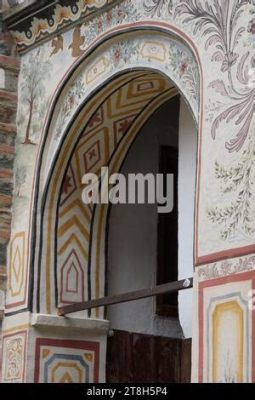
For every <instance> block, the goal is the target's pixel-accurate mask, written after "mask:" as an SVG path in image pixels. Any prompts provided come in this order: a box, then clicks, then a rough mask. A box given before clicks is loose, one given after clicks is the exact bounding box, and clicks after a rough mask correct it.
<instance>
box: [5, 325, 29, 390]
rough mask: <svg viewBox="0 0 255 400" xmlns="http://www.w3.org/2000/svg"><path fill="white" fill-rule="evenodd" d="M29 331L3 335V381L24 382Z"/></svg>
mask: <svg viewBox="0 0 255 400" xmlns="http://www.w3.org/2000/svg"><path fill="white" fill-rule="evenodd" d="M26 346H27V332H26V331H22V332H16V333H15V334H10V335H5V336H3V351H2V355H3V357H2V358H3V371H2V382H16V383H18V382H24V375H25V355H26Z"/></svg>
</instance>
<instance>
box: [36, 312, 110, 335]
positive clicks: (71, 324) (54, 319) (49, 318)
mask: <svg viewBox="0 0 255 400" xmlns="http://www.w3.org/2000/svg"><path fill="white" fill-rule="evenodd" d="M109 324H110V323H109V321H107V320H103V319H89V318H86V319H85V318H84V319H82V318H68V317H58V316H56V315H47V314H33V315H32V316H31V325H32V326H33V327H34V328H38V329H40V328H46V329H56V328H60V329H62V330H63V329H68V330H70V328H71V329H72V330H84V331H87V332H88V331H91V332H96V333H99V332H101V333H105V332H107V331H108V330H109Z"/></svg>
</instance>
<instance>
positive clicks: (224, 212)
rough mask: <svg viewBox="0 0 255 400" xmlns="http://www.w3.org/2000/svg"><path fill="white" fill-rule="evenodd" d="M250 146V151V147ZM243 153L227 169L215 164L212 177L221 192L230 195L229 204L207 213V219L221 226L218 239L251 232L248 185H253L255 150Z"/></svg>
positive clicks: (251, 201) (253, 210)
mask: <svg viewBox="0 0 255 400" xmlns="http://www.w3.org/2000/svg"><path fill="white" fill-rule="evenodd" d="M250 147H251V148H250ZM250 147H249V148H248V149H247V150H244V151H243V154H242V157H241V159H240V161H239V163H238V164H237V165H236V166H234V167H230V168H226V167H224V166H223V165H219V164H218V162H216V164H215V176H216V178H217V179H218V180H219V181H220V182H221V183H223V185H222V186H223V193H225V194H228V193H230V194H231V199H232V200H231V203H230V204H227V205H226V206H224V207H218V206H217V207H214V208H212V209H209V210H208V217H209V219H210V220H211V221H212V222H214V223H218V224H220V225H223V229H222V231H221V237H222V238H223V239H227V238H232V237H234V236H235V235H236V234H237V233H238V232H239V233H240V232H241V233H242V234H243V235H251V234H253V233H254V232H255V230H254V227H253V225H254V215H255V214H254V213H255V202H254V199H253V192H252V186H253V185H254V183H255V174H254V173H255V168H254V167H255V148H254V146H252V144H251V145H250Z"/></svg>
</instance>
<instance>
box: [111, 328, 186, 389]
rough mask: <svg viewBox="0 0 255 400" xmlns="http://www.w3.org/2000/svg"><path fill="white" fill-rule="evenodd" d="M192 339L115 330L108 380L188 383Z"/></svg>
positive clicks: (118, 381) (115, 381)
mask: <svg viewBox="0 0 255 400" xmlns="http://www.w3.org/2000/svg"><path fill="white" fill-rule="evenodd" d="M190 375H191V339H187V340H182V339H172V338H166V337H159V336H151V335H143V334H138V333H129V332H125V331H117V330H115V331H114V335H113V336H112V337H109V338H108V349H107V364H106V379H107V383H121V382H122V383H189V382H190Z"/></svg>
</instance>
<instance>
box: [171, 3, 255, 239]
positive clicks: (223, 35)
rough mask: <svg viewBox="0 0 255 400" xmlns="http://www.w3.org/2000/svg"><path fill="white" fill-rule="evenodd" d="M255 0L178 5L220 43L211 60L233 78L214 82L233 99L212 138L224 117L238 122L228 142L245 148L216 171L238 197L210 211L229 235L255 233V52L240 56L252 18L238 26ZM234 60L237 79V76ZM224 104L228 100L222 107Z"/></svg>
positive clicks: (197, 29)
mask: <svg viewBox="0 0 255 400" xmlns="http://www.w3.org/2000/svg"><path fill="white" fill-rule="evenodd" d="M253 3H254V2H253V0H224V1H223V0H221V1H220V0H213V1H212V2H210V3H209V2H201V1H200V0H183V1H181V2H180V3H179V4H178V5H177V7H176V9H175V16H176V17H178V16H179V17H180V16H184V19H183V22H184V23H192V24H194V34H197V33H200V34H201V35H202V37H205V38H206V41H205V49H206V50H208V49H209V47H214V52H213V55H212V59H211V61H215V62H219V63H220V64H221V72H222V74H227V83H226V82H224V81H223V79H217V80H214V81H212V82H211V83H210V85H209V87H210V88H212V89H214V90H215V91H216V92H217V93H218V94H219V95H220V96H221V97H222V99H223V102H224V101H227V102H228V105H227V106H225V107H224V109H223V111H222V110H221V112H220V113H219V114H218V115H217V117H216V118H215V119H214V121H213V123H212V129H211V135H212V138H213V139H214V140H215V139H216V135H217V131H218V128H219V126H220V125H221V124H222V123H225V124H229V123H234V125H235V126H236V127H237V129H238V130H237V134H235V136H233V137H231V138H230V139H228V140H226V142H225V147H226V149H227V151H228V152H229V153H233V152H236V153H238V152H240V150H242V154H241V156H240V159H239V161H238V163H237V165H235V166H231V167H229V168H227V167H225V166H223V165H219V163H218V162H216V164H215V177H216V179H217V180H219V181H220V182H221V183H223V184H224V185H223V189H222V193H223V194H226V195H227V194H229V193H231V194H232V196H231V199H233V198H234V200H232V201H231V202H230V204H227V205H226V206H223V207H214V208H211V209H209V210H208V212H207V214H208V215H207V216H208V218H209V219H210V220H211V221H212V222H213V223H217V224H220V225H221V226H223V228H222V230H221V236H222V238H223V239H230V238H233V237H234V236H235V235H237V234H238V233H242V234H244V235H251V234H253V233H254V229H253V228H252V222H253V221H254V211H255V210H254V206H253V204H254V198H253V192H252V185H253V184H254V183H255V176H254V161H253V160H254V144H253V138H252V137H251V136H249V132H251V128H252V124H253V120H254V111H255V86H254V82H251V71H254V68H255V56H253V55H252V54H251V52H250V51H246V53H245V54H243V55H242V56H240V55H239V53H238V51H237V46H238V44H239V42H240V40H241V38H242V37H243V34H244V32H245V31H246V30H248V32H249V31H252V29H251V26H250V24H249V27H243V26H238V20H239V19H240V17H241V15H242V14H243V13H244V11H245V7H247V6H248V5H249V4H253ZM234 66H235V71H236V72H235V77H236V82H237V83H235V82H234V72H233V71H234V68H233V67H234ZM229 101H231V105H229ZM218 104H220V103H218ZM221 108H222V104H221V106H220V107H219V109H221ZM247 141H248V144H247ZM244 147H245V148H244Z"/></svg>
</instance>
